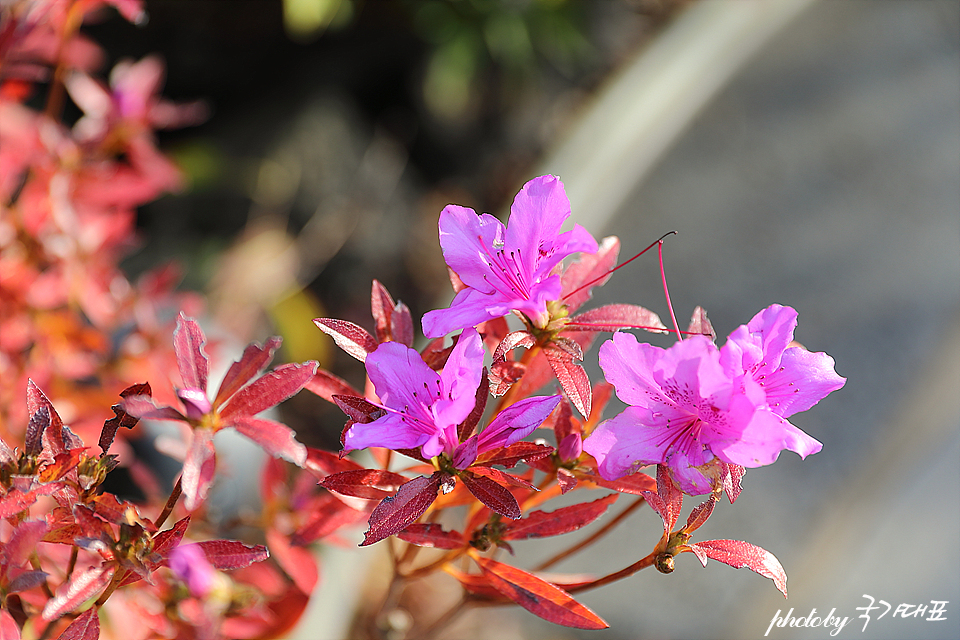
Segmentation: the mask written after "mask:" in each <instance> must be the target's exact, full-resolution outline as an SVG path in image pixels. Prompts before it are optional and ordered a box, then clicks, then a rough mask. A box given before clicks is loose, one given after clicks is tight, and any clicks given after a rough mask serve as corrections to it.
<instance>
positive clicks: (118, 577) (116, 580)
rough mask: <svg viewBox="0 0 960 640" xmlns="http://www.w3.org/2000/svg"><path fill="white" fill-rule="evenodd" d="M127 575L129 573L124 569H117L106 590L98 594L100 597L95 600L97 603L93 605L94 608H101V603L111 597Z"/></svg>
mask: <svg viewBox="0 0 960 640" xmlns="http://www.w3.org/2000/svg"><path fill="white" fill-rule="evenodd" d="M128 573H129V572H128V571H127V570H126V569H121V568H119V567H117V570H116V571H114V573H113V577H112V578H111V579H110V584H108V585H107V588H106V589H104V590H103V593H101V594H100V597H99V598H97V601H96V602H94V603H93V604H94V606H95V607H102V606H103V603H104V602H106V601H107V598H109V597H110V596H112V595H113V592H114V591H116V590H117V587H119V586H120V583H121V582H123V580H124V578H126V577H127V574H128Z"/></svg>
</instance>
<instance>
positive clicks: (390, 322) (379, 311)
mask: <svg viewBox="0 0 960 640" xmlns="http://www.w3.org/2000/svg"><path fill="white" fill-rule="evenodd" d="M370 310H371V312H372V313H373V319H374V322H375V323H376V327H375V333H376V335H377V342H387V341H388V340H392V341H394V342H399V343H400V344H403V345H406V346H408V347H409V346H411V345H412V344H413V317H412V316H411V314H410V309H408V308H407V306H406V305H405V304H403V303H402V302H399V303H397V302H394V301H393V297H392V296H391V295H390V292H389V291H387V288H386V287H384V286H383V285H382V284H380V283H379V282H378V281H376V280H374V281H373V289H372V291H371V292H370Z"/></svg>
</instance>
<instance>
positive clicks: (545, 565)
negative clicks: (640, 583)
mask: <svg viewBox="0 0 960 640" xmlns="http://www.w3.org/2000/svg"><path fill="white" fill-rule="evenodd" d="M644 502H645V500H644V499H643V497H642V496H641V497H638V498H637V499H636V500H634V501H633V502H631V503H630V504H629V505H627V507H626V508H625V509H624V510H623V511H621V512H620V513H618V514H617V516H616V517H615V518H613V520H611V521H610V522H608V523H606V524H605V525H603V527H601V528H600V529H597V531H595V532H594V533H593V534H592V535H590V536H589V537H587V538H584V539H583V540H581V541H580V542H578V543H576V544H575V545H573V546H572V547H570V548H568V549H566V550H564V551H561V552H560V553H558V554H556V555H555V556H553V557H551V558H548V559H547V560H544V561H543V562H541V563H540V564H538V565H537V566H536V567H534V569H533V570H534V571H545V570H546V569H549V568H550V567H552V566H553V565H555V564H556V563H558V562H560V561H561V560H563V559H565V558H567V557H569V556H572V555H573V554H575V553H576V552H578V551H580V550H581V549H583V548H585V547H587V546H589V545H591V544H593V543H594V542H596V541H597V540H599V539H600V538H602V537H603V536H605V535H606V534H607V533H609V532H610V530H611V529H613V528H614V527H615V526H617V525H618V524H620V522H622V521H623V519H624V518H626V517H627V516H628V515H630V514H631V513H633V512H634V511H636V510H637V509H638V508H639V507H640V506H641V505H642V504H643V503H644Z"/></svg>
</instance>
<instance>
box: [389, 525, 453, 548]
mask: <svg viewBox="0 0 960 640" xmlns="http://www.w3.org/2000/svg"><path fill="white" fill-rule="evenodd" d="M397 537H398V538H400V539H401V540H403V541H404V542H409V543H410V544H415V545H417V546H420V547H436V548H437V549H459V548H461V547H463V545H464V541H463V534H462V533H460V532H459V531H444V530H443V527H441V526H440V525H439V524H436V523H431V524H418V523H414V524H411V525H410V526H408V527H407V528H406V529H404V530H403V531H401V532H399V533H398V534H397Z"/></svg>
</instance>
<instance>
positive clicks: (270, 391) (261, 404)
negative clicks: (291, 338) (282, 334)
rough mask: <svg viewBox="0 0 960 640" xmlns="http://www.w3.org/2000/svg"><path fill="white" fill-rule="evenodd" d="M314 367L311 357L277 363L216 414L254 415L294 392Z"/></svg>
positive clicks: (278, 402) (226, 418)
mask: <svg viewBox="0 0 960 640" xmlns="http://www.w3.org/2000/svg"><path fill="white" fill-rule="evenodd" d="M316 371H317V363H316V362H314V361H312V360H311V361H309V362H304V363H302V364H297V363H295V362H291V363H288V364H283V365H280V366H279V367H277V368H276V369H274V370H273V371H271V372H269V373H266V374H264V375H262V376H260V377H259V378H257V379H256V380H254V381H253V382H251V383H250V384H249V385H247V386H246V387H244V388H243V389H241V390H240V391H238V392H237V393H235V394H234V395H233V397H232V398H230V399H229V400H228V401H227V403H226V404H225V405H223V408H222V409H221V410H220V415H221V417H223V419H224V420H226V421H228V422H229V421H230V418H232V417H233V416H255V415H257V414H258V413H260V412H261V411H265V410H267V409H269V408H270V407H274V406H276V405H278V404H280V403H281V402H283V401H284V400H286V399H287V398H289V397H291V396H293V395H294V394H296V393H297V392H298V391H300V389H302V388H303V385H305V384H306V383H307V381H308V380H310V379H311V378H313V374H314V373H316Z"/></svg>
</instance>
